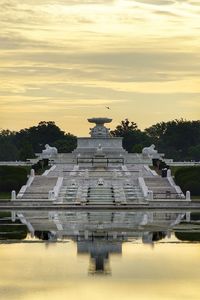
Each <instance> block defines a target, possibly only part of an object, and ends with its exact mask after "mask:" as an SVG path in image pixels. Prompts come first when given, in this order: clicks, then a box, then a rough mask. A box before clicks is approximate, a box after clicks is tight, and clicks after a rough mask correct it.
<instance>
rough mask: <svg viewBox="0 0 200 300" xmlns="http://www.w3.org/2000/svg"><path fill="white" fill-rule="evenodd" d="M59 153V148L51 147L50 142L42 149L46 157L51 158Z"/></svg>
mask: <svg viewBox="0 0 200 300" xmlns="http://www.w3.org/2000/svg"><path fill="white" fill-rule="evenodd" d="M57 154H58V150H57V148H56V147H51V146H49V145H48V144H46V145H45V149H44V150H42V156H43V157H45V158H50V157H52V156H55V155H57Z"/></svg>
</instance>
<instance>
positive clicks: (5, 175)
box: [0, 166, 29, 192]
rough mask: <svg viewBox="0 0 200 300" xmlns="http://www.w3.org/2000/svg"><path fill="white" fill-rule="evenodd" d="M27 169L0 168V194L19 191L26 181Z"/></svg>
mask: <svg viewBox="0 0 200 300" xmlns="http://www.w3.org/2000/svg"><path fill="white" fill-rule="evenodd" d="M28 171H29V170H28V168H24V167H13V166H0V192H11V191H12V190H16V191H19V189H20V188H21V186H22V185H24V184H25V183H26V181H27V174H28Z"/></svg>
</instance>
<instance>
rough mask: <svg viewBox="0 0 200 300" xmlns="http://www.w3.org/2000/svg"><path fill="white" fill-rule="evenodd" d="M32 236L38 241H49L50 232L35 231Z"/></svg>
mask: <svg viewBox="0 0 200 300" xmlns="http://www.w3.org/2000/svg"><path fill="white" fill-rule="evenodd" d="M34 235H35V237H36V238H38V239H39V240H43V241H48V240H50V239H51V232H50V231H35V233H34Z"/></svg>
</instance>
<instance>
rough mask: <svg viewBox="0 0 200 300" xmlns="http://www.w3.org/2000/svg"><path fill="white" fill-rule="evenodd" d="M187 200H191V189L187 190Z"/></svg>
mask: <svg viewBox="0 0 200 300" xmlns="http://www.w3.org/2000/svg"><path fill="white" fill-rule="evenodd" d="M186 200H187V201H191V194H190V191H187V192H186Z"/></svg>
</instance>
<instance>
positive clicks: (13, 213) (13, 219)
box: [11, 211, 16, 223]
mask: <svg viewBox="0 0 200 300" xmlns="http://www.w3.org/2000/svg"><path fill="white" fill-rule="evenodd" d="M11 220H12V222H14V223H15V221H16V213H15V211H12V212H11Z"/></svg>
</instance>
